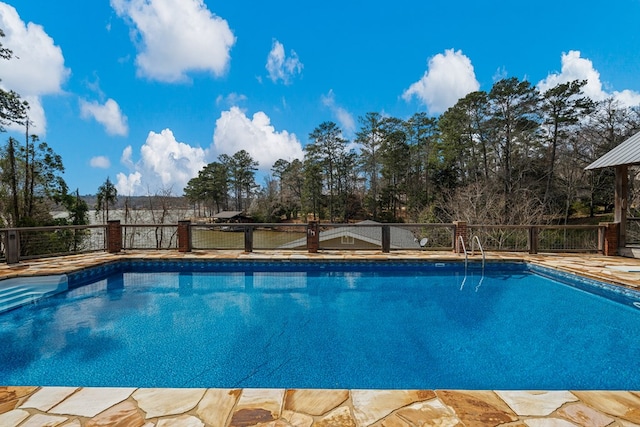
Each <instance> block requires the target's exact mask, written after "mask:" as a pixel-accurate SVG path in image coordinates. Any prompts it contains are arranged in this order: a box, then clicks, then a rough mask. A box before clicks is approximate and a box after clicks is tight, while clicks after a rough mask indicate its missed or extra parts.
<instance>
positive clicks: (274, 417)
mask: <svg viewBox="0 0 640 427" xmlns="http://www.w3.org/2000/svg"><path fill="white" fill-rule="evenodd" d="M486 255H487V260H491V261H511V262H523V261H524V262H527V263H531V264H533V265H539V266H542V267H545V268H550V269H552V270H557V271H559V272H562V273H563V274H576V275H579V276H582V277H586V278H589V279H595V280H598V281H602V282H605V283H609V284H613V285H617V286H623V287H626V288H629V289H634V290H638V289H640V273H639V272H638V271H625V269H619V268H612V267H616V266H631V267H633V268H630V270H635V269H640V260H634V259H631V258H622V257H604V256H602V255H596V254H588V255H584V254H536V255H529V254H522V253H505V252H496V253H487V254H486ZM123 259H127V260H131V259H144V260H150V259H152V260H153V259H156V260H169V259H172V260H175V259H184V260H187V259H207V260H212V261H213V260H230V259H243V260H284V259H290V260H424V261H461V260H464V258H463V257H461V256H459V255H456V254H452V253H450V252H430V251H400V252H396V251H394V252H392V253H389V254H386V253H381V252H373V251H355V252H339V251H332V252H322V253H319V254H308V253H306V252H295V251H288V252H273V251H264V252H252V253H244V252H241V251H197V252H191V253H179V252H173V251H130V252H123V253H119V254H108V253H92V254H86V255H73V256H68V257H58V258H49V259H39V260H31V261H27V262H24V263H20V264H18V265H0V279H1V278H8V277H19V276H34V275H46V274H66V273H70V272H78V271H82V270H84V269H88V268H93V267H96V266H99V265H104V264H108V263H112V262H116V261H121V260H123ZM470 259H471V258H470ZM472 260H473V261H474V262H476V261H478V260H479V257H478V256H476V257H473V258H472ZM626 270H629V269H626ZM425 422H432V423H436V422H438V423H442V424H445V425H448V424H451V425H455V424H462V425H483V426H484V425H514V426H515V425H530V426H537V425H543V424H544V425H579V426H586V425H603V426H604V425H631V424H629V423H634V424H640V392H638V391H625V390H621V391H598V390H590V391H578V390H574V391H569V390H549V391H543V390H535V391H531V390H509V391H500V390H318V389H310V390H296V389H291V390H286V389H147V388H94V387H81V386H79V387H38V386H33V387H12V386H0V425H3V426H4V425H15V426H25V425H65V426H85V425H86V426H90V425H114V424H118V425H134V426H145V427H146V426H152V425H157V426H161V425H177V426H180V425H185V426H186V425H203V426H204V425H206V426H252V425H272V426H276V425H277V426H288V425H292V426H312V425H318V426H319V425H345V426H369V425H372V426H373V425H375V426H382V425H398V426H402V425H407V426H408V425H418V424H420V423H425Z"/></svg>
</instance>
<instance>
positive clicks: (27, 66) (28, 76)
mask: <svg viewBox="0 0 640 427" xmlns="http://www.w3.org/2000/svg"><path fill="white" fill-rule="evenodd" d="M0 28H2V29H3V30H4V32H5V38H4V39H3V40H2V43H3V45H4V46H5V47H7V48H9V49H11V50H12V51H13V54H14V58H12V59H11V60H9V61H5V60H2V61H0V75H1V76H2V82H0V85H2V87H3V88H4V89H6V90H14V91H16V92H17V93H19V94H20V95H21V96H22V98H23V99H25V100H26V101H27V102H29V105H30V109H29V119H30V120H31V122H32V123H33V125H34V128H35V129H34V130H33V132H34V133H38V134H41V135H42V134H44V133H45V132H46V118H45V114H44V109H43V108H42V101H41V98H42V96H45V95H52V94H57V93H60V92H62V84H63V83H64V82H65V81H66V79H67V78H68V76H69V73H70V71H69V70H68V69H67V68H65V66H64V57H63V55H62V50H61V49H60V47H59V46H56V45H55V44H54V41H53V39H52V38H51V37H50V36H49V35H48V34H47V33H46V32H45V31H44V29H43V28H42V26H41V25H37V24H34V23H32V22H29V23H28V24H25V23H24V22H23V21H22V19H20V15H18V12H17V11H16V9H15V8H14V7H12V6H10V5H8V4H6V3H0Z"/></svg>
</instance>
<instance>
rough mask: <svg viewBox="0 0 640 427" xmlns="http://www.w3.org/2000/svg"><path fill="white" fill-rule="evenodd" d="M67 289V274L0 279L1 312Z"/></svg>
mask: <svg viewBox="0 0 640 427" xmlns="http://www.w3.org/2000/svg"><path fill="white" fill-rule="evenodd" d="M67 289H68V282H67V275H66V274H59V275H52V276H33V277H13V278H11V279H5V280H0V313H2V312H4V311H7V310H11V309H14V308H17V307H20V306H22V305H25V304H30V303H32V302H34V301H37V300H39V299H40V298H43V297H46V296H49V295H54V294H57V293H59V292H64V291H66V290H67Z"/></svg>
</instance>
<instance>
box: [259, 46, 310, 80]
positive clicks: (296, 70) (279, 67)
mask: <svg viewBox="0 0 640 427" xmlns="http://www.w3.org/2000/svg"><path fill="white" fill-rule="evenodd" d="M303 67H304V65H303V64H302V62H300V59H299V58H298V54H297V53H296V52H295V51H294V50H291V54H290V56H289V57H287V56H286V55H285V52H284V45H283V44H282V43H280V42H279V41H278V40H274V41H273V45H272V47H271V51H270V52H269V55H268V56H267V65H266V66H265V68H266V69H267V71H268V72H269V78H270V79H271V81H272V82H274V83H277V82H278V80H282V82H283V83H284V84H285V85H288V84H289V83H290V82H291V79H292V78H293V77H295V76H296V74H300V73H301V72H302V68H303Z"/></svg>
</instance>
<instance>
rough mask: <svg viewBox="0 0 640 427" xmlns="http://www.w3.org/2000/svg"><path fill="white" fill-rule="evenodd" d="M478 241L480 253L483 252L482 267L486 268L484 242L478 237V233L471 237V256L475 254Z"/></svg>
mask: <svg viewBox="0 0 640 427" xmlns="http://www.w3.org/2000/svg"><path fill="white" fill-rule="evenodd" d="M460 237H462V236H460ZM476 242H478V249H479V250H480V253H481V254H482V269H483V270H484V262H485V259H486V256H485V254H484V249H482V243H480V238H479V237H478V235H475V236H473V237H472V238H471V256H473V255H474V252H475V250H474V249H475V243H476Z"/></svg>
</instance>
